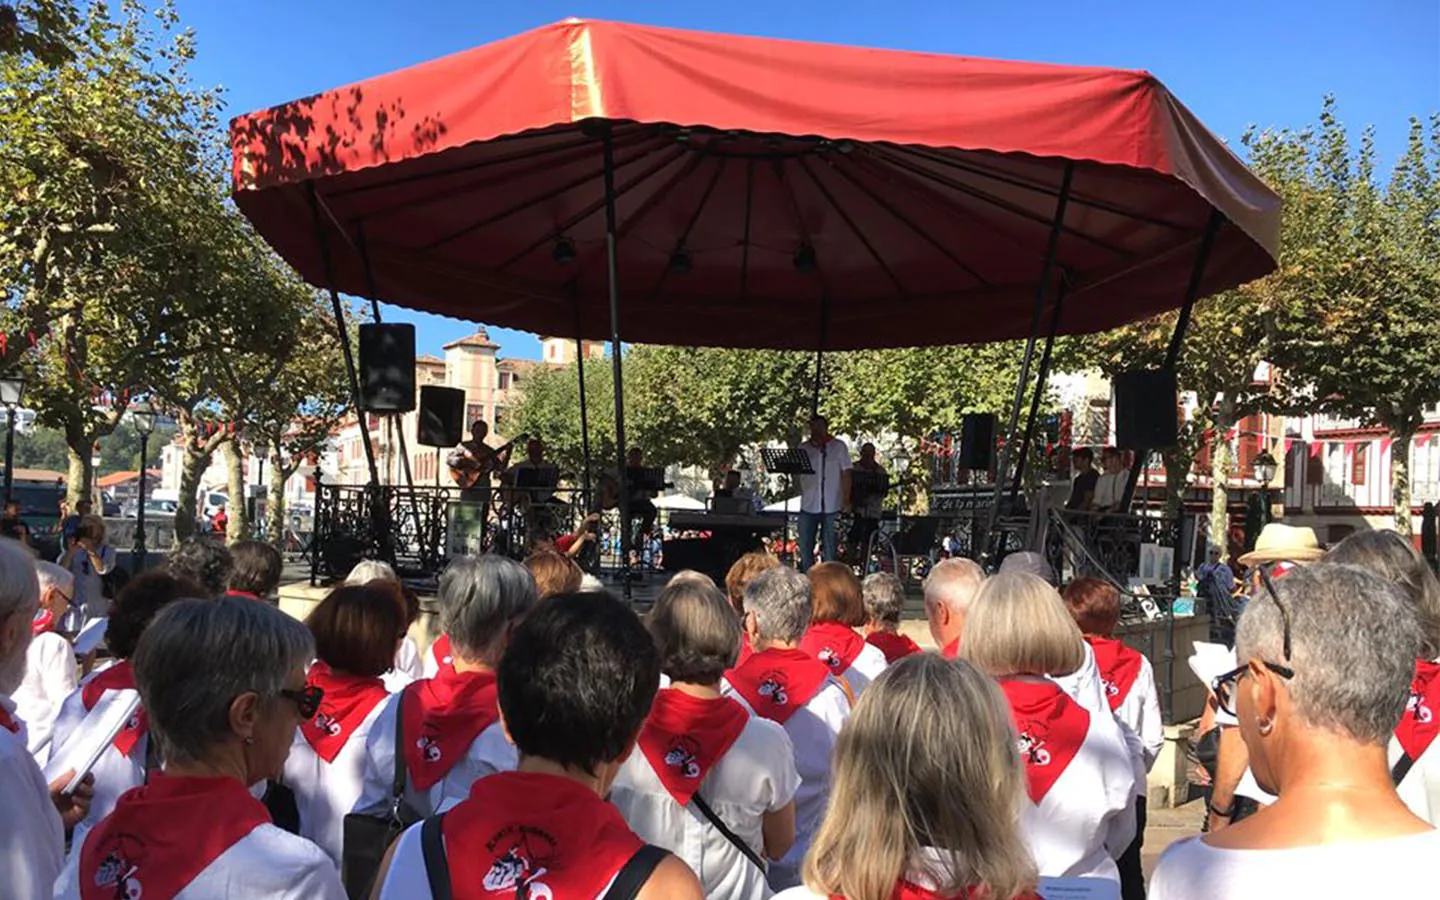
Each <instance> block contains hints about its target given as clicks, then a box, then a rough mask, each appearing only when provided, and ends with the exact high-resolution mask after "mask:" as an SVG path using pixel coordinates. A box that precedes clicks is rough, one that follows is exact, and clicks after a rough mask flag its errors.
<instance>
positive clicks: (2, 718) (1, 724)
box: [0, 706, 20, 734]
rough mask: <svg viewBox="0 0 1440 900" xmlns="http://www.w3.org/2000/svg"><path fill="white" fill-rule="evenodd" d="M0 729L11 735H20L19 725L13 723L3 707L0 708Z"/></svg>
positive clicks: (8, 712) (7, 711)
mask: <svg viewBox="0 0 1440 900" xmlns="http://www.w3.org/2000/svg"><path fill="white" fill-rule="evenodd" d="M0 728H3V729H5V730H6V731H8V732H10V733H11V734H19V733H20V723H19V722H17V721H15V719H14V718H12V717H11V715H10V711H9V710H8V709H6V708H5V707H3V706H0Z"/></svg>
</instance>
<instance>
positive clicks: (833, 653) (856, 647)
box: [800, 622, 865, 675]
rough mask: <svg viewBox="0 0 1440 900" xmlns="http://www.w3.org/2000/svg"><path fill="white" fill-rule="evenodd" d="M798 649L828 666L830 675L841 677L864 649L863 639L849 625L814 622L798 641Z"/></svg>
mask: <svg viewBox="0 0 1440 900" xmlns="http://www.w3.org/2000/svg"><path fill="white" fill-rule="evenodd" d="M800 649H801V650H804V651H805V652H806V653H809V654H810V655H811V656H813V657H815V658H816V659H818V660H820V661H821V662H822V663H824V664H825V665H826V666H828V667H829V668H830V674H831V675H842V674H844V673H845V672H846V671H847V670H848V669H849V668H850V664H851V663H853V662H855V657H857V656H859V655H860V651H861V650H864V649H865V639H864V638H862V637H861V636H860V635H858V634H856V633H855V629H853V628H851V627H850V626H849V625H841V624H840V623H839V622H816V623H815V624H814V625H811V626H810V628H809V629H808V630H807V631H806V632H805V636H804V637H802V638H801V639H800Z"/></svg>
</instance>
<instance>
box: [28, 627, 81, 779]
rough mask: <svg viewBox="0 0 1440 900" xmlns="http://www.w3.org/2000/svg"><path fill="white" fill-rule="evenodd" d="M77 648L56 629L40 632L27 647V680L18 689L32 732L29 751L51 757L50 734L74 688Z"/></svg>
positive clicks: (45, 757) (38, 756) (37, 755)
mask: <svg viewBox="0 0 1440 900" xmlns="http://www.w3.org/2000/svg"><path fill="white" fill-rule="evenodd" d="M75 679H76V674H75V650H74V648H72V647H71V646H70V642H69V641H67V640H65V638H63V637H61V636H60V635H58V634H56V633H55V632H53V631H47V632H45V633H44V634H37V635H35V637H33V638H31V640H30V649H29V650H27V651H25V680H24V681H22V682H20V687H19V688H18V689H16V691H15V696H14V698H13V699H14V700H15V706H16V708H17V709H18V710H19V712H18V715H19V716H20V718H22V719H24V720H25V727H26V729H27V730H28V731H29V733H30V739H29V742H30V752H31V753H33V754H35V756H36V759H37V760H39V761H41V762H43V761H44V760H45V759H48V758H49V748H50V746H51V744H50V734H51V730H52V729H53V728H54V726H55V717H56V716H58V715H60V704H62V703H64V702H65V698H66V697H68V696H69V695H70V692H71V691H73V690H75Z"/></svg>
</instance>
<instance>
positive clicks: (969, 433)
mask: <svg viewBox="0 0 1440 900" xmlns="http://www.w3.org/2000/svg"><path fill="white" fill-rule="evenodd" d="M994 454H995V416H994V414H993V413H972V414H970V415H967V416H965V418H964V420H962V422H961V423H960V453H959V460H958V463H957V464H958V465H959V467H960V468H962V469H976V470H980V471H985V470H988V469H989V468H990V466H991V459H992V457H993V456H994Z"/></svg>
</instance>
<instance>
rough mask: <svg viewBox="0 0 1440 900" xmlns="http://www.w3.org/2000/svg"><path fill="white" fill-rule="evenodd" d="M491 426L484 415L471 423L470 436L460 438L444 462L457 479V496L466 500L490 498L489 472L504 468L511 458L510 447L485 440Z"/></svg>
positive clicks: (490, 473) (481, 500)
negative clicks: (496, 447)
mask: <svg viewBox="0 0 1440 900" xmlns="http://www.w3.org/2000/svg"><path fill="white" fill-rule="evenodd" d="M489 433H490V426H489V425H487V424H485V420H484V419H476V420H475V421H474V422H471V423H470V440H468V441H462V442H461V443H460V446H458V447H456V448H455V449H454V450H453V451H451V453H450V458H449V459H448V460H447V462H448V463H449V465H450V468H451V469H452V470H454V472H455V478H456V481H458V482H460V485H461V491H460V499H461V500H463V501H467V502H484V501H486V500H488V499H489V498H490V476H491V475H493V474H494V473H496V472H503V471H505V467H506V466H507V465H508V464H509V462H510V448H509V446H506V447H505V449H504V450H496V449H495V448H494V447H491V446H490V445H489V444H487V443H485V438H486V436H487V435H488V434H489Z"/></svg>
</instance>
